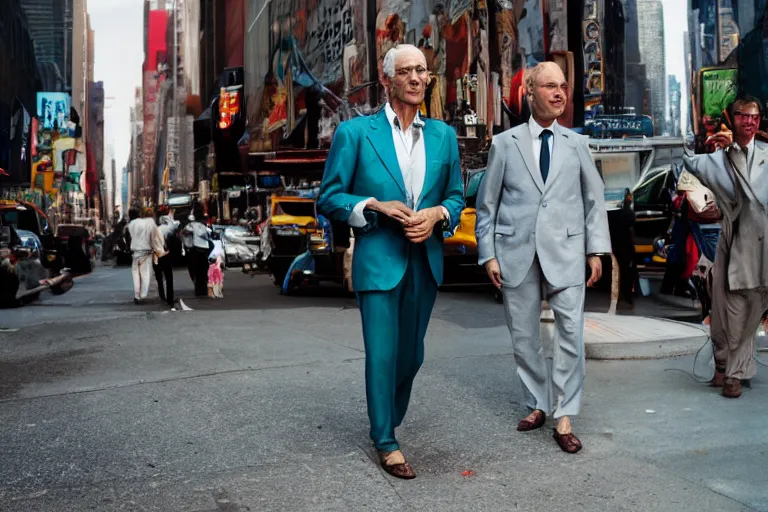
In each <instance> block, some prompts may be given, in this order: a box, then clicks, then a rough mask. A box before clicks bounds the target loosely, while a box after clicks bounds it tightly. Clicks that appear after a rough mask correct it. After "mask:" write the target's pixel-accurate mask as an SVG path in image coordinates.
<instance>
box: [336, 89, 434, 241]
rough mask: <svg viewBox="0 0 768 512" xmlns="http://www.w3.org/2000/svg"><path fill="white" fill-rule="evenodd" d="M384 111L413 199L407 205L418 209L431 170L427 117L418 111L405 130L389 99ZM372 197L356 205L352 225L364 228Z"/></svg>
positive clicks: (398, 159)
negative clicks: (428, 165)
mask: <svg viewBox="0 0 768 512" xmlns="http://www.w3.org/2000/svg"><path fill="white" fill-rule="evenodd" d="M384 113H385V114H386V116H387V121H389V125H390V126H391V127H392V141H393V142H394V144H395V153H396V154H397V163H398V165H399V167H400V172H401V173H402V175H403V183H404V184H405V190H406V192H407V194H408V196H409V199H410V200H409V201H408V202H407V203H406V205H407V206H409V207H410V208H412V209H413V210H416V209H417V207H418V205H419V200H420V199H421V192H422V190H424V179H425V177H426V173H427V153H426V147H425V145H424V133H423V132H422V128H423V127H424V121H423V120H422V119H421V118H420V117H419V114H418V113H416V117H415V118H414V119H413V122H412V123H411V125H410V126H409V127H408V128H407V129H406V130H405V131H403V130H402V128H401V125H400V120H399V119H398V118H397V114H396V113H395V111H394V110H393V109H392V106H391V105H390V104H389V103H387V104H386V105H385V106H384ZM372 199H374V198H373V197H369V198H367V199H366V200H364V201H360V202H359V203H357V204H356V205H355V207H354V208H353V209H352V213H351V214H350V216H349V220H348V221H347V223H348V224H349V225H350V226H352V227H355V228H362V227H364V226H365V225H366V224H367V221H366V220H365V217H364V216H363V211H364V210H365V207H366V206H367V205H368V203H369V202H370V201H371V200H372ZM408 203H410V204H408ZM443 213H444V214H445V217H446V219H447V218H448V217H449V214H448V210H447V209H446V208H443Z"/></svg>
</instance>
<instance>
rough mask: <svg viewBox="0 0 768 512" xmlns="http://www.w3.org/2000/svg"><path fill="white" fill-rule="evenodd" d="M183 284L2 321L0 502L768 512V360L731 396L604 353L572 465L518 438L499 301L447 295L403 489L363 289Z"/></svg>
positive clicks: (411, 429) (71, 298)
mask: <svg viewBox="0 0 768 512" xmlns="http://www.w3.org/2000/svg"><path fill="white" fill-rule="evenodd" d="M176 281H177V284H178V286H179V288H180V295H181V296H182V297H183V300H184V301H185V303H186V304H188V305H189V306H190V307H192V308H193V309H194V310H193V311H183V312H182V311H180V312H170V311H167V308H166V307H164V305H163V304H161V303H160V301H159V299H157V298H155V299H153V300H151V301H150V302H149V303H147V304H144V305H140V306H135V305H134V304H133V303H132V302H131V284H130V271H129V270H128V269H125V268H118V269H112V268H99V269H98V270H97V271H95V272H94V273H93V274H92V275H90V276H86V277H83V278H81V279H79V280H78V281H77V283H76V285H75V287H74V288H73V290H72V291H70V292H69V293H67V294H65V295H63V296H60V297H52V296H50V295H47V296H44V297H43V301H41V303H40V304H39V305H34V306H29V307H24V308H20V309H17V310H4V311H0V327H5V328H6V329H5V330H4V331H2V332H0V425H2V428H0V450H1V452H0V453H2V461H3V464H2V465H0V510H3V511H5V510H8V511H14V512H15V511H19V512H23V511H35V512H41V511H57V512H58V511H64V510H66V511H69V510H72V511H82V510H99V511H123V510H153V511H163V512H165V511H177V510H178V511H182V510H184V511H193V512H203V511H232V512H234V511H246V510H249V511H262V510H264V511H282V510H285V511H294V510H296V511H303V510H306V511H318V510H329V511H331V510H333V511H336V510H339V511H341V510H343V511H346V510H355V511H356V510H419V511H420V512H421V511H453V510H457V511H458V510H461V511H465V510H505V511H506V510H521V511H560V510H562V511H574V510H589V511H592V510H610V511H656V510H659V511H666V510H669V511H676V512H677V511H709V510H711V511H747V510H768V475H767V474H766V472H765V467H766V455H767V454H768V435H766V434H767V433H768V428H767V427H766V422H765V412H764V408H765V401H766V395H767V394H768V386H766V377H765V375H766V374H765V371H764V369H763V368H761V372H760V373H759V374H758V376H757V378H756V379H754V380H753V383H752V388H751V389H746V390H745V393H744V396H743V397H742V398H741V399H739V400H727V399H724V398H722V397H721V396H719V395H718V394H717V393H716V392H715V391H713V390H711V389H710V388H708V387H707V386H706V385H705V384H700V383H697V382H696V380H694V378H693V376H692V375H691V371H692V369H693V363H694V358H693V357H681V358H673V359H663V360H650V361H588V363H587V378H586V381H585V394H584V404H583V408H582V414H581V415H580V416H579V417H578V418H576V419H575V420H574V429H575V431H576V432H577V433H579V434H580V437H581V439H582V441H583V442H584V445H585V448H584V450H582V452H581V453H579V454H577V455H567V454H565V453H563V452H561V451H560V450H559V448H558V447H557V445H556V444H555V443H554V441H553V439H552V436H551V422H549V421H548V424H547V427H546V428H544V429H541V430H539V431H536V432H531V433H526V434H521V433H518V432H517V431H516V430H515V426H516V424H517V421H518V420H519V418H520V417H521V415H523V413H524V411H523V402H522V396H521V391H520V388H519V384H518V383H517V382H516V378H515V373H514V361H513V358H512V354H511V346H510V342H509V337H508V333H507V332H506V327H505V323H504V318H503V312H502V309H501V306H499V305H498V304H496V303H495V302H494V301H493V299H492V297H491V296H490V294H488V293H486V292H485V291H466V290H464V291H450V292H443V293H441V294H440V297H439V298H438V302H437V305H436V307H435V312H434V315H433V320H432V323H431V324H430V330H429V333H428V337H427V354H426V362H425V364H424V366H423V368H422V370H421V372H420V374H419V376H418V377H417V380H416V384H415V389H414V395H413V399H412V403H411V408H410V410H409V413H408V416H407V417H406V420H405V423H404V425H403V427H402V428H401V429H399V431H398V438H399V439H400V442H401V444H402V448H403V450H404V452H405V453H406V455H407V456H408V457H409V459H410V461H411V462H412V464H413V466H414V468H415V470H416V471H417V473H418V475H419V476H418V478H417V479H416V480H413V481H407V482H406V481H399V480H395V479H392V478H391V477H389V476H388V475H386V474H384V473H383V472H382V471H381V470H380V469H379V468H378V466H377V465H376V464H374V463H373V462H372V459H373V458H374V452H373V450H372V447H371V443H370V441H369V439H368V433H367V429H368V425H367V418H366V414H365V391H364V377H363V357H364V354H363V349H362V342H361V339H360V321H359V315H358V312H357V310H356V306H355V302H354V299H353V298H352V297H350V296H348V295H346V294H344V293H342V292H340V291H339V290H338V289H337V288H335V287H324V288H322V289H319V290H312V291H309V292H307V293H305V294H302V295H300V296H297V297H285V296H281V295H279V293H278V290H277V289H276V288H275V287H274V286H273V285H272V284H271V282H270V281H269V279H268V278H266V277H265V276H256V277H253V278H250V277H246V276H243V275H242V274H240V273H239V272H237V271H229V272H227V273H226V279H225V290H224V294H225V298H224V299H222V300H218V301H216V300H213V299H208V298H204V299H194V298H191V297H190V295H191V286H190V284H189V279H188V276H186V274H185V273H184V272H181V271H180V272H177V274H176ZM603 301H605V302H604V303H603ZM589 302H590V308H592V309H594V310H599V309H601V308H602V307H603V306H605V308H606V309H607V300H605V298H604V297H601V296H599V295H594V296H593V297H591V298H590V301H589ZM643 308H647V309H648V310H649V311H651V310H652V311H653V312H655V313H658V314H659V315H658V316H664V312H667V313H669V315H667V316H675V315H678V316H684V312H683V311H680V310H678V309H675V308H671V309H665V308H664V307H660V306H657V305H654V304H653V303H651V302H645V301H640V302H639V303H638V307H637V309H643ZM643 314H647V313H646V312H643ZM688 314H689V315H690V312H688ZM710 354H711V353H710ZM706 355H708V354H707V351H706V350H704V351H703V352H702V357H700V358H699V361H698V365H697V368H696V373H697V375H698V376H700V377H701V376H702V375H703V374H706V372H707V371H708V368H707V363H706V361H704V359H706Z"/></svg>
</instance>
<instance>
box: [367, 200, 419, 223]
mask: <svg viewBox="0 0 768 512" xmlns="http://www.w3.org/2000/svg"><path fill="white" fill-rule="evenodd" d="M368 208H369V209H371V210H373V211H375V212H379V213H383V214H384V215H386V216H387V217H392V218H393V219H395V220H396V221H398V222H400V224H402V225H403V226H409V225H411V224H412V223H413V216H414V215H415V212H414V211H413V210H411V209H410V208H408V207H407V206H406V205H405V204H404V203H402V202H400V201H385V202H383V203H382V202H381V201H379V200H377V199H374V200H373V201H371V202H370V203H368Z"/></svg>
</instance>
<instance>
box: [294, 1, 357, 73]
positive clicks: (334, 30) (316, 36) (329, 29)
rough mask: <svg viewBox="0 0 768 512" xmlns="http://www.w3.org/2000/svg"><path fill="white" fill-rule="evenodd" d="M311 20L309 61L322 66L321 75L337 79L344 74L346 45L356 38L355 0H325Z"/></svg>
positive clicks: (312, 65)
mask: <svg viewBox="0 0 768 512" xmlns="http://www.w3.org/2000/svg"><path fill="white" fill-rule="evenodd" d="M313 14H314V15H313V16H311V18H310V20H309V27H308V31H307V33H308V34H309V39H308V41H309V48H308V49H307V52H306V58H307V63H309V65H310V66H311V67H313V68H315V67H316V66H317V67H320V66H321V71H320V72H319V73H318V78H319V79H320V80H321V81H323V82H334V81H336V80H337V79H338V78H339V77H340V76H341V69H342V56H343V54H344V48H345V47H346V46H347V45H348V44H350V43H351V42H352V40H353V39H354V28H353V24H352V3H351V0H321V1H320V3H319V5H318V7H317V8H316V9H315V11H314V13H313Z"/></svg>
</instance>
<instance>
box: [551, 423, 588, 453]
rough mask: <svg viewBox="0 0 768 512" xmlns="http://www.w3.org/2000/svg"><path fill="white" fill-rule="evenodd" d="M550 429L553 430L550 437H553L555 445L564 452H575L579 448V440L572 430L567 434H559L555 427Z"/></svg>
mask: <svg viewBox="0 0 768 512" xmlns="http://www.w3.org/2000/svg"><path fill="white" fill-rule="evenodd" d="M552 430H554V434H552V437H554V438H555V441H556V442H557V445H558V446H560V449H561V450H563V451H564V452H566V453H577V452H578V451H579V450H581V441H579V438H578V437H576V434H574V433H573V432H571V433H569V434H561V433H560V432H558V431H557V429H556V428H555V429H552Z"/></svg>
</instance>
